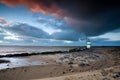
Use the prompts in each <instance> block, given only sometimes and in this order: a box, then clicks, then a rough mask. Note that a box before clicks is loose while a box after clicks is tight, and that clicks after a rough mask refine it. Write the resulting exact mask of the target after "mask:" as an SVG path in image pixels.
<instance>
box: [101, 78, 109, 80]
mask: <svg viewBox="0 0 120 80" xmlns="http://www.w3.org/2000/svg"><path fill="white" fill-rule="evenodd" d="M102 80H110V79H108V78H103V79H102Z"/></svg>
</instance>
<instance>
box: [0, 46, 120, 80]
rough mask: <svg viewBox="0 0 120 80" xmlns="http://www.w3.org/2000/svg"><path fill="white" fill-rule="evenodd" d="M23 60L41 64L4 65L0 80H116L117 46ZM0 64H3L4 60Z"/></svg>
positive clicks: (119, 66)
mask: <svg viewBox="0 0 120 80" xmlns="http://www.w3.org/2000/svg"><path fill="white" fill-rule="evenodd" d="M26 57H27V58H26ZM26 57H23V58H25V59H26V61H28V62H32V61H40V62H44V63H45V64H43V65H34V66H33V65H29V66H23V67H14V68H9V65H8V68H6V69H1V70H0V80H119V79H120V47H93V48H91V49H88V50H83V51H79V52H70V53H64V54H63V53H57V54H47V55H32V56H26ZM5 62H6V61H5ZM7 63H10V62H7ZM0 64H4V61H3V63H2V61H1V63H0Z"/></svg>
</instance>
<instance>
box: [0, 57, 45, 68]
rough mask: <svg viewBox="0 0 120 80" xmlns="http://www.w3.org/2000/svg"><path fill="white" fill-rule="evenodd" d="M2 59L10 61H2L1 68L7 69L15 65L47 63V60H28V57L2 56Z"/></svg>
mask: <svg viewBox="0 0 120 80" xmlns="http://www.w3.org/2000/svg"><path fill="white" fill-rule="evenodd" d="M0 60H9V61H10V63H1V64H0V69H6V68H15V67H23V66H34V65H45V64H46V63H45V62H41V61H35V60H33V61H27V60H26V58H18V57H13V58H0Z"/></svg>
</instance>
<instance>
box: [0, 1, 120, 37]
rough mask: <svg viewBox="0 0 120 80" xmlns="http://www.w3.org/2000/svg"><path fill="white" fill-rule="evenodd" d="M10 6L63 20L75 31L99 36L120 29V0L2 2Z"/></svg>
mask: <svg viewBox="0 0 120 80" xmlns="http://www.w3.org/2000/svg"><path fill="white" fill-rule="evenodd" d="M0 1H1V2H2V3H5V4H7V5H9V6H15V5H26V6H27V7H29V8H30V9H31V10H32V11H33V12H42V13H44V14H52V15H54V16H57V17H61V18H63V19H64V20H65V21H66V22H67V23H68V24H69V25H70V26H71V27H72V28H73V29H75V30H77V31H79V32H84V33H86V34H87V35H88V36H97V35H101V34H103V33H106V32H109V31H112V30H114V29H118V28H120V10H119V9H120V2H119V0H0Z"/></svg>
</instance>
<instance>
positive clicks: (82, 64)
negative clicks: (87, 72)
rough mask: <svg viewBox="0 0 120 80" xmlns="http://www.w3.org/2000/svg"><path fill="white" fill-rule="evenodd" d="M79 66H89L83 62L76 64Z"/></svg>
mask: <svg viewBox="0 0 120 80" xmlns="http://www.w3.org/2000/svg"><path fill="white" fill-rule="evenodd" d="M78 65H79V66H80V67H86V66H90V65H89V64H85V63H80V64H78Z"/></svg>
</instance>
